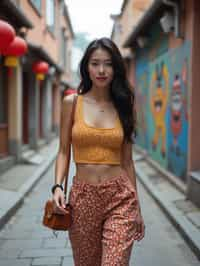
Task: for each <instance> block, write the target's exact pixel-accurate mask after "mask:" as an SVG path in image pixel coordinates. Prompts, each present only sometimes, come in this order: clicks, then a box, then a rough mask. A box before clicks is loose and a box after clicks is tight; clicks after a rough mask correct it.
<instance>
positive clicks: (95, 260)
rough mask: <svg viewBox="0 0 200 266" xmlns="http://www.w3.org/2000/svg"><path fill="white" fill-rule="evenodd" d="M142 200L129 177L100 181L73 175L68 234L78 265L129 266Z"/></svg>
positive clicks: (122, 175)
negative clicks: (93, 182) (139, 205)
mask: <svg viewBox="0 0 200 266" xmlns="http://www.w3.org/2000/svg"><path fill="white" fill-rule="evenodd" d="M137 202H138V199H137V198H136V193H135V189H134V187H133V186H132V184H131V182H130V180H129V178H128V176H126V175H125V174H120V175H119V176H115V177H112V178H109V180H106V181H103V182H101V183H98V184H91V183H86V182H84V181H82V180H80V179H79V180H78V179H77V177H76V176H74V177H73V185H72V187H71V190H70V194H69V203H70V204H71V206H72V220H73V222H72V226H71V227H70V228H69V231H68V234H69V239H70V242H71V246H72V252H73V258H74V262H75V266H127V265H129V259H130V255H131V250H132V247H133V242H134V233H135V228H136V227H135V217H136V215H137V211H138V206H137V205H138V204H137Z"/></svg>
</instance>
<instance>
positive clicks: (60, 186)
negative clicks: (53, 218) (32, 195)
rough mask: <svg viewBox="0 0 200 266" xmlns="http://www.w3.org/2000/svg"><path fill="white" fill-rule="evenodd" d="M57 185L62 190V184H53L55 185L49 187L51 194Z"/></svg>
mask: <svg viewBox="0 0 200 266" xmlns="http://www.w3.org/2000/svg"><path fill="white" fill-rule="evenodd" d="M57 187H59V188H60V189H61V190H62V191H63V186H62V185H60V184H55V185H53V187H52V188H51V192H52V194H54V192H55V189H56V188H57Z"/></svg>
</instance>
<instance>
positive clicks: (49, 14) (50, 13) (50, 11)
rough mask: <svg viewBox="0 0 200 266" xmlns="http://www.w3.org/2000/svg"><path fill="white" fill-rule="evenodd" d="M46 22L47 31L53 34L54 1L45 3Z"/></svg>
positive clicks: (50, 0) (48, 0)
mask: <svg viewBox="0 0 200 266" xmlns="http://www.w3.org/2000/svg"><path fill="white" fill-rule="evenodd" d="M46 22H47V26H48V28H49V30H50V31H51V32H54V25H55V3H54V0H47V1H46Z"/></svg>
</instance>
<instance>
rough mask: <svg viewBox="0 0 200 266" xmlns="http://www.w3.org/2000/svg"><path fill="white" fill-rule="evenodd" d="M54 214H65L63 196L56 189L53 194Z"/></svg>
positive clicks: (59, 190) (60, 191)
mask: <svg viewBox="0 0 200 266" xmlns="http://www.w3.org/2000/svg"><path fill="white" fill-rule="evenodd" d="M53 205H54V212H55V213H58V214H66V213H67V211H66V210H65V196H64V193H63V191H62V190H61V189H60V188H59V187H57V188H56V189H55V191H54V194H53Z"/></svg>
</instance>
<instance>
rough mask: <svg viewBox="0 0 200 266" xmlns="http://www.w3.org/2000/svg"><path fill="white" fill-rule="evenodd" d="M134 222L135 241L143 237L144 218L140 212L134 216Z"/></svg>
mask: <svg viewBox="0 0 200 266" xmlns="http://www.w3.org/2000/svg"><path fill="white" fill-rule="evenodd" d="M135 223H136V225H135V226H136V232H135V236H134V239H135V240H137V241H140V240H142V239H143V237H144V231H145V225H144V220H143V217H142V215H141V213H140V212H138V215H137V216H136V219H135Z"/></svg>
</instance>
